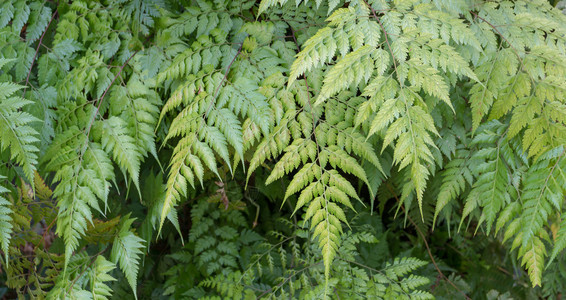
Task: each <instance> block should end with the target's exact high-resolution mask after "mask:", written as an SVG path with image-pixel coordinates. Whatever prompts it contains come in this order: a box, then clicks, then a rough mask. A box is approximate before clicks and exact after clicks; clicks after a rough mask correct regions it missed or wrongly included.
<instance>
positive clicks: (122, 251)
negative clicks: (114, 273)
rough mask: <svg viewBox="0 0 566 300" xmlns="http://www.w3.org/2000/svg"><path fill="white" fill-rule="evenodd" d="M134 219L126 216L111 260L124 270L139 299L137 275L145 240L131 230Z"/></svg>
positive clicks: (115, 240)
mask: <svg viewBox="0 0 566 300" xmlns="http://www.w3.org/2000/svg"><path fill="white" fill-rule="evenodd" d="M134 220H135V219H130V218H129V215H128V216H126V217H125V220H124V221H123V223H122V226H121V227H120V230H119V231H118V234H117V235H116V238H115V239H114V243H113V245H112V252H111V253H110V260H111V261H112V262H114V263H115V264H117V265H118V266H119V267H120V270H122V272H124V275H125V276H126V279H127V280H128V283H129V284H130V287H131V288H132V290H133V292H134V297H135V298H136V299H137V297H138V296H137V277H138V270H139V267H140V260H141V255H142V254H143V251H142V249H143V248H144V245H143V243H144V242H145V241H144V240H143V239H141V238H140V237H138V236H137V235H135V234H134V233H133V232H132V231H131V229H130V227H131V225H132V223H133V222H134Z"/></svg>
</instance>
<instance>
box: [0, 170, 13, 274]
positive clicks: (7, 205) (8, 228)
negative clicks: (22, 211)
mask: <svg viewBox="0 0 566 300" xmlns="http://www.w3.org/2000/svg"><path fill="white" fill-rule="evenodd" d="M5 178H6V177H4V176H1V175H0V179H1V180H3V179H5ZM6 192H9V191H8V189H6V188H5V187H3V186H1V185H0V245H1V246H2V252H4V261H5V262H6V264H8V257H9V254H10V252H9V246H10V239H11V237H12V228H13V227H14V226H13V225H12V212H13V211H12V203H11V202H10V201H8V200H7V199H6V198H4V196H2V195H1V194H4V193H6Z"/></svg>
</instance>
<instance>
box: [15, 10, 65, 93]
mask: <svg viewBox="0 0 566 300" xmlns="http://www.w3.org/2000/svg"><path fill="white" fill-rule="evenodd" d="M56 14H57V10H55V12H54V13H53V15H52V16H51V19H50V20H49V23H47V27H45V30H44V31H43V33H42V34H41V37H40V38H39V42H37V48H35V54H34V55H33V60H32V61H31V65H30V66H29V72H28V75H27V76H26V84H25V85H24V93H23V96H22V98H25V97H26V91H27V88H28V83H29V76H30V75H31V70H32V68H33V64H34V63H35V59H36V58H37V54H38V53H39V47H40V46H41V42H43V37H45V33H46V32H47V30H48V29H49V25H51V22H52V21H53V19H55V15H56Z"/></svg>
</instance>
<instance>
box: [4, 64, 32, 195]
mask: <svg viewBox="0 0 566 300" xmlns="http://www.w3.org/2000/svg"><path fill="white" fill-rule="evenodd" d="M0 63H2V64H5V63H7V60H5V59H2V60H1V62H0ZM21 88H23V86H20V85H17V84H14V83H10V82H0V137H1V139H0V146H1V148H2V150H6V149H10V158H11V159H13V160H14V161H15V162H16V163H18V164H20V165H21V166H22V168H23V170H24V174H25V175H26V177H27V179H28V182H30V184H32V186H33V176H34V175H33V174H34V171H35V169H36V165H37V152H38V151H39V149H38V148H37V146H36V145H35V144H36V143H37V142H38V141H39V139H38V138H37V136H38V133H37V131H36V130H35V129H33V127H31V124H32V123H33V122H37V121H39V120H38V119H37V118H35V117H34V116H32V115H31V114H29V113H27V112H25V111H21V109H22V108H23V107H25V106H26V105H29V104H31V103H33V102H32V101H29V100H26V99H23V98H21V97H18V96H15V95H14V93H15V92H17V91H18V90H20V89H21Z"/></svg>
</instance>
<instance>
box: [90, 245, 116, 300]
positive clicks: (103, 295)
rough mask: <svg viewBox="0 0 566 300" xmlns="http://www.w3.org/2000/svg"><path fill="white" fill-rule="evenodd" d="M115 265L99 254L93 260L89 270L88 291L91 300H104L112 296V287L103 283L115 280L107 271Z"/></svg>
mask: <svg viewBox="0 0 566 300" xmlns="http://www.w3.org/2000/svg"><path fill="white" fill-rule="evenodd" d="M114 268H116V267H115V265H114V264H113V263H111V262H109V261H107V260H106V258H104V256H102V255H99V256H98V257H97V258H96V260H95V261H94V265H93V267H92V269H91V271H90V278H89V281H90V291H91V293H92V299H93V300H106V299H108V297H110V296H112V289H111V288H110V287H109V286H108V285H107V284H106V283H105V282H108V281H115V280H116V279H115V278H114V277H112V276H111V275H110V274H108V273H109V272H111V271H112V270H114Z"/></svg>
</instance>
